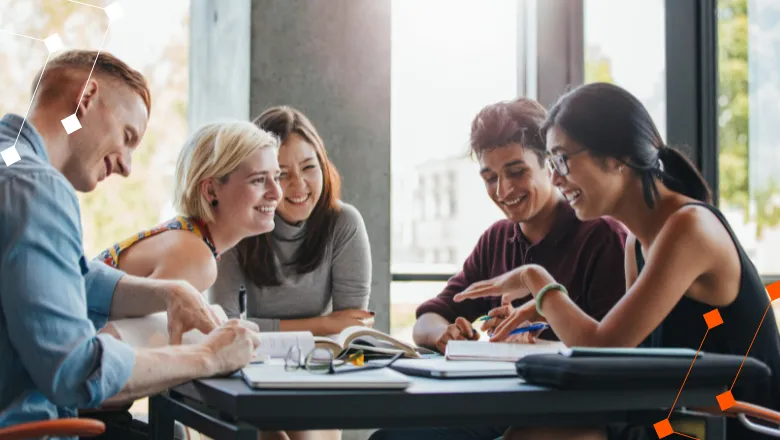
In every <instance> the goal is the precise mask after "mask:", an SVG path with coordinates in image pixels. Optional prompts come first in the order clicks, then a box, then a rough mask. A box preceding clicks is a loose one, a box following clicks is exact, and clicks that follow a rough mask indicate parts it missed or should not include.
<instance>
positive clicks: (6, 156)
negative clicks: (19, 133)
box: [0, 146, 22, 167]
mask: <svg viewBox="0 0 780 440" xmlns="http://www.w3.org/2000/svg"><path fill="white" fill-rule="evenodd" d="M0 156H3V160H4V161H5V165H6V166H9V167H10V166H11V165H13V164H15V163H16V162H19V161H20V160H22V158H21V157H19V152H18V151H16V146H13V147H11V148H6V149H5V150H3V152H0Z"/></svg>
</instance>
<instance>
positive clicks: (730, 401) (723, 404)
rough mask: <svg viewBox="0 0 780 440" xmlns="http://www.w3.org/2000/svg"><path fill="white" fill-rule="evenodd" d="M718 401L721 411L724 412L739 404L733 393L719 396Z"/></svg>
mask: <svg viewBox="0 0 780 440" xmlns="http://www.w3.org/2000/svg"><path fill="white" fill-rule="evenodd" d="M716 399H717V400H718V405H720V409H721V410H722V411H726V410H727V409H729V408H731V407H732V406H734V405H736V404H737V402H736V401H735V400H734V396H733V395H732V394H731V391H726V392H725V393H723V394H719V395H718V396H717V397H716Z"/></svg>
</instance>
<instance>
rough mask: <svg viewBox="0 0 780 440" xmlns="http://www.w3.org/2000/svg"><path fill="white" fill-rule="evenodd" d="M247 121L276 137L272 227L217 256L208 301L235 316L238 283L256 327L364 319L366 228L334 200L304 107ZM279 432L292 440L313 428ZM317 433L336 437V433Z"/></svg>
mask: <svg viewBox="0 0 780 440" xmlns="http://www.w3.org/2000/svg"><path fill="white" fill-rule="evenodd" d="M254 123H255V124H257V126H258V127H260V128H261V129H263V130H266V131H268V132H270V133H273V134H274V135H276V136H277V137H279V139H280V140H281V147H280V148H279V167H280V168H281V170H282V173H281V176H280V179H279V180H280V183H281V187H282V198H281V200H280V202H279V206H278V208H277V210H276V226H275V227H274V230H273V232H272V233H270V234H265V235H256V236H254V237H249V238H246V239H244V240H242V241H241V242H240V243H239V244H238V245H237V246H236V248H235V249H233V250H231V251H229V252H227V253H226V254H225V255H224V256H223V258H222V260H221V261H220V262H219V274H218V276H217V281H216V282H215V283H214V286H213V287H212V288H211V289H210V294H211V295H210V296H211V302H213V303H217V304H220V305H221V306H222V308H223V309H224V310H225V312H226V313H227V315H228V317H237V316H239V315H240V313H241V312H242V311H244V310H243V309H242V307H243V304H239V302H240V301H239V291H240V290H241V289H242V288H244V289H245V291H246V309H245V312H246V316H247V319H249V320H251V321H253V322H255V323H256V324H257V325H258V326H259V327H260V330H261V331H310V332H312V333H313V334H314V335H315V336H316V335H320V336H327V335H333V334H336V333H338V332H340V331H341V330H343V329H345V328H347V327H350V326H355V325H371V323H372V321H373V318H372V317H373V315H374V314H373V313H372V312H369V311H367V310H366V309H367V307H368V299H369V294H370V289H371V250H370V247H369V241H368V234H367V233H366V228H365V224H364V222H363V218H362V216H361V215H360V213H359V212H358V211H357V209H355V208H354V207H353V206H352V205H349V204H347V203H345V202H342V201H341V200H339V197H340V186H341V181H340V177H339V174H338V171H337V170H336V168H335V167H334V166H333V164H332V163H331V162H330V160H329V159H328V155H327V153H326V151H325V146H324V143H323V141H322V139H321V138H320V135H319V134H318V133H317V130H316V129H315V128H314V125H313V124H312V123H311V122H310V121H309V119H308V118H307V117H306V116H305V115H303V113H301V112H300V111H298V110H296V109H294V108H291V107H287V106H280V107H272V108H269V109H268V110H266V111H265V112H263V113H262V114H261V115H260V116H258V117H257V118H256V119H255V120H254ZM304 355H305V354H304ZM278 434H279V435H280V436H281V438H293V439H296V438H305V436H306V435H311V434H313V433H311V432H310V433H293V432H290V433H287V434H285V433H278ZM321 434H322V435H325V436H327V437H328V438H339V437H340V433H339V432H338V431H334V432H328V433H321ZM269 435H270V434H269ZM288 435H289V436H288ZM330 435H333V437H330Z"/></svg>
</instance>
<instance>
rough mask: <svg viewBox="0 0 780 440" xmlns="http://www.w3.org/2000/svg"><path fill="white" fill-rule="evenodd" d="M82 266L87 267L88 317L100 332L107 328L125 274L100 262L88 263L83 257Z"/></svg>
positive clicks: (92, 261)
mask: <svg viewBox="0 0 780 440" xmlns="http://www.w3.org/2000/svg"><path fill="white" fill-rule="evenodd" d="M81 264H82V265H86V270H87V273H86V275H85V276H84V283H85V289H86V292H87V311H88V316H89V319H90V321H92V324H94V325H95V328H96V329H98V330H99V329H101V328H103V327H105V325H106V322H108V317H109V316H110V311H111V301H112V299H113V298H114V290H115V289H116V285H117V283H118V282H119V279H120V278H122V275H124V272H122V271H119V270H116V269H114V268H113V267H111V266H109V265H107V264H105V263H102V262H100V261H96V260H91V261H89V262H86V261H85V259H84V257H81Z"/></svg>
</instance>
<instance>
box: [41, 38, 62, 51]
mask: <svg viewBox="0 0 780 440" xmlns="http://www.w3.org/2000/svg"><path fill="white" fill-rule="evenodd" d="M43 44H45V45H46V48H47V49H49V53H54V52H57V51H58V50H60V49H62V47H63V46H64V44H62V38H60V35H59V34H52V35H51V36H50V37H49V38H47V39H45V40H43Z"/></svg>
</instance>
